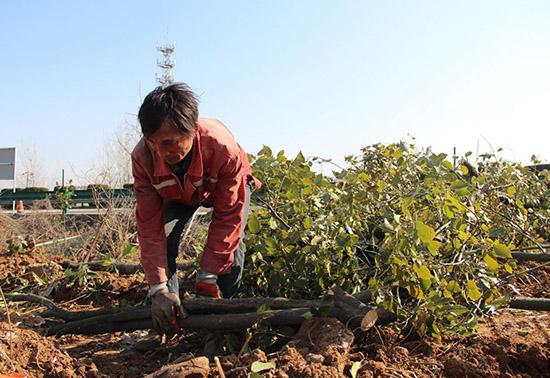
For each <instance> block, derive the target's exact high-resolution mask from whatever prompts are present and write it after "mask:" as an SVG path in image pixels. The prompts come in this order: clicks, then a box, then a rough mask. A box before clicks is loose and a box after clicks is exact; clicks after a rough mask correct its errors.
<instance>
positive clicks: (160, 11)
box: [0, 0, 550, 186]
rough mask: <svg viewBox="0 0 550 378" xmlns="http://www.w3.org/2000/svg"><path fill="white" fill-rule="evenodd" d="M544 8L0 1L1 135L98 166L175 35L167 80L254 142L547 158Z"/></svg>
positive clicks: (311, 149) (327, 149)
mask: <svg viewBox="0 0 550 378" xmlns="http://www.w3.org/2000/svg"><path fill="white" fill-rule="evenodd" d="M548 20H550V3H549V2H546V1H514V2H509V1H482V2H479V1H459V2H457V1H414V2H413V1H391V2H390V1H377V2H375V1H366V0H363V1H288V0H287V1H231V2H229V1H208V2H203V1H158V2H150V1H148V2H145V1H117V2H107V1H96V2H84V1H50V2H43V1H4V2H3V3H2V9H1V11H0V49H1V50H0V51H2V59H1V60H0V83H1V84H2V85H1V86H0V108H1V110H2V111H1V112H0V147H11V146H15V147H17V148H18V149H19V150H20V151H23V150H24V149H27V150H28V149H29V146H35V149H36V152H37V156H38V157H39V159H40V160H41V162H42V169H43V176H44V178H45V181H46V182H45V184H46V185H53V183H54V182H55V180H56V178H57V177H58V176H59V175H60V174H59V171H60V169H61V168H63V167H64V168H66V170H67V173H66V175H67V176H68V177H69V178H70V177H71V175H73V176H76V175H77V174H76V173H74V174H73V170H75V171H78V172H82V171H85V170H87V169H89V168H90V167H92V166H94V164H95V163H97V160H98V157H99V156H100V154H101V151H102V148H103V146H104V143H105V140H107V139H109V138H112V137H113V135H114V133H115V132H116V130H117V129H118V128H120V127H121V125H122V124H123V123H124V122H125V121H134V120H135V114H136V113H137V109H138V108H139V105H140V103H141V99H142V98H143V97H144V96H145V95H146V94H147V93H148V92H149V91H150V90H151V89H153V88H154V87H155V86H156V85H157V84H156V82H155V73H160V69H159V68H157V67H156V60H157V59H160V57H161V56H160V54H159V53H158V52H157V51H156V46H157V45H159V44H163V43H167V42H172V41H175V42H176V45H177V48H176V55H175V58H176V61H177V65H176V69H175V76H176V79H177V80H178V81H185V82H187V83H188V84H190V85H191V87H192V88H193V89H194V90H195V91H196V92H197V94H198V95H199V96H200V101H201V115H203V116H210V117H216V118H219V119H221V120H223V121H224V122H225V123H226V124H228V126H229V127H230V128H231V129H232V131H233V132H234V134H235V135H236V137H237V139H238V140H239V142H240V143H241V144H242V145H243V146H244V147H245V149H247V150H248V151H249V152H252V153H254V152H257V151H258V150H259V149H260V148H261V146H262V145H263V144H268V145H270V146H271V147H272V148H273V149H274V150H278V149H284V150H285V151H287V152H288V153H289V154H295V153H296V152H298V151H299V150H302V151H303V152H304V154H305V155H317V156H322V157H326V158H332V159H334V160H335V161H337V162H342V161H343V158H344V156H345V155H349V154H354V153H358V152H359V149H360V148H361V147H362V146H365V145H368V144H372V143H378V142H384V143H389V142H396V141H399V140H405V139H407V138H408V137H409V135H412V136H414V137H415V138H416V143H417V144H418V145H420V146H430V145H431V146H433V149H434V150H435V151H438V152H439V151H440V152H447V153H450V152H451V151H452V147H457V149H458V152H459V153H464V152H466V151H468V150H471V151H474V153H475V152H476V150H478V151H479V152H484V151H487V150H490V149H491V146H492V148H494V149H497V148H498V147H503V148H504V151H503V152H502V156H504V157H506V158H509V159H512V160H516V161H522V162H528V160H529V158H530V156H531V155H532V154H537V155H539V156H540V157H541V158H542V159H543V160H546V161H547V160H548V159H550V154H549V153H548V151H549V149H548V141H549V140H550V131H549V130H550V127H549V125H550V105H548V104H549V102H550V101H549V99H550V68H549V67H550V22H548ZM20 155H21V153H20ZM73 178H76V177H73ZM77 181H78V180H77ZM4 184H7V183H5V182H4ZM0 186H2V183H0ZM4 186H8V185H4Z"/></svg>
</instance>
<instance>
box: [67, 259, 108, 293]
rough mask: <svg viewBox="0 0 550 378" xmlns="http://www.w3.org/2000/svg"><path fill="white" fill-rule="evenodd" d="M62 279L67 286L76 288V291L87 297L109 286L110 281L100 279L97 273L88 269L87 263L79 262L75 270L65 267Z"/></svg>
mask: <svg viewBox="0 0 550 378" xmlns="http://www.w3.org/2000/svg"><path fill="white" fill-rule="evenodd" d="M63 279H64V280H66V283H67V286H72V287H74V288H77V289H78V291H79V292H80V293H82V294H84V296H85V297H89V296H91V295H93V294H95V293H97V292H99V291H101V290H105V289H107V288H108V287H109V285H110V282H109V281H108V280H104V279H102V278H101V277H100V276H99V275H98V274H97V273H95V272H94V271H92V270H90V269H89V267H88V265H87V264H79V265H78V268H77V269H76V270H72V269H71V268H67V269H66V270H65V272H63Z"/></svg>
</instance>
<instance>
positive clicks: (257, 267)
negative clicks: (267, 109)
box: [244, 147, 362, 297]
mask: <svg viewBox="0 0 550 378" xmlns="http://www.w3.org/2000/svg"><path fill="white" fill-rule="evenodd" d="M253 164H254V170H255V175H256V176H257V177H258V178H259V179H260V181H262V183H263V187H262V188H261V189H260V190H259V191H257V192H255V193H254V197H253V201H254V203H253V204H254V205H259V206H260V208H259V209H258V210H257V211H254V212H252V213H251V214H250V216H249V219H248V230H249V231H248V233H247V239H246V243H247V250H248V252H247V259H248V261H247V262H246V264H245V266H246V267H247V272H246V274H245V285H244V287H245V290H246V292H247V293H248V294H251V295H262V296H277V295H285V296H288V297H312V296H319V295H321V294H323V293H325V292H326V290H327V289H328V288H330V287H331V286H332V285H334V284H338V285H340V286H342V287H343V288H345V289H347V290H354V289H355V288H358V287H359V286H360V284H361V280H362V276H361V274H360V273H359V269H358V268H359V265H358V262H357V260H356V259H355V258H354V245H355V243H356V242H357V236H356V235H355V234H354V233H353V227H354V224H353V218H352V216H351V214H350V213H349V210H348V208H347V207H346V206H344V203H343V201H342V195H343V192H342V191H341V190H340V189H339V188H338V187H337V186H335V185H334V184H333V183H332V182H331V181H330V180H329V179H328V178H327V177H324V176H323V175H320V174H318V173H315V172H314V171H313V170H312V169H311V165H312V163H311V162H307V161H306V160H305V159H304V157H303V156H302V154H298V156H296V158H294V159H293V160H289V159H287V158H286V157H285V156H284V153H283V152H280V153H279V154H277V155H276V156H274V155H273V154H272V152H271V150H270V149H269V148H268V147H264V149H263V150H262V151H261V152H260V153H259V155H258V156H257V157H256V158H255V159H254V162H253Z"/></svg>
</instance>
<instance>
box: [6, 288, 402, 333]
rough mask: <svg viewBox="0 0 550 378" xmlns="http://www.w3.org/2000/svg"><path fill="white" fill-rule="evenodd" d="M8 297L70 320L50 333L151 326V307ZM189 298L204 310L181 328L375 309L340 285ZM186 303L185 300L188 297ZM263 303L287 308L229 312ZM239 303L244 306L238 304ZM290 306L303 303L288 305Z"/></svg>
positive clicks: (291, 320)
mask: <svg viewBox="0 0 550 378" xmlns="http://www.w3.org/2000/svg"><path fill="white" fill-rule="evenodd" d="M9 299H10V300H12V301H30V302H35V303H40V304H43V305H45V306H46V307H47V308H48V311H46V313H45V315H48V316H50V317H54V318H58V319H63V320H66V321H67V322H66V323H63V324H57V325H54V326H51V327H50V328H48V329H47V330H46V333H47V334H48V335H64V334H99V333H109V332H117V331H126V332H131V331H135V330H139V329H150V328H152V321H151V312H150V309H149V307H130V308H126V309H101V310H97V311H85V312H76V313H73V312H70V311H66V310H63V309H60V308H59V307H57V306H56V305H55V304H54V303H53V302H52V301H50V300H48V299H46V298H42V297H39V296H34V295H28V294H27V295H22V294H19V295H10V296H9ZM189 302H191V303H194V305H195V306H196V307H195V310H196V311H199V310H200V309H202V310H200V311H203V313H202V314H191V315H190V316H188V317H187V318H185V319H179V325H180V327H181V328H182V329H209V330H236V329H245V328H249V327H251V326H252V325H254V324H256V323H258V322H261V323H263V324H267V325H271V326H295V325H299V324H301V323H302V322H303V320H304V319H305V318H306V317H305V314H306V313H308V312H309V311H310V310H311V308H312V307H322V306H330V307H331V313H332V314H334V316H337V317H339V318H340V319H341V320H342V321H343V322H346V323H347V322H350V321H352V322H353V324H354V325H357V324H360V323H361V319H362V317H363V316H364V315H365V314H367V313H368V312H369V311H371V310H372V309H373V308H372V307H369V306H366V305H365V304H363V303H362V302H360V301H359V300H358V299H356V298H355V297H353V296H352V295H349V294H347V293H345V292H344V291H343V290H342V289H340V288H335V290H334V295H333V298H332V299H327V300H289V299H285V298H248V299H241V300H215V299H195V300H191V301H189ZM183 303H184V304H185V303H186V301H184V302H183ZM262 304H270V305H272V306H279V307H284V308H285V309H281V310H269V311H264V312H245V313H231V312H228V311H229V310H231V309H233V310H235V309H240V310H242V309H243V308H249V307H252V306H253V307H254V308H253V311H255V310H256V309H257V305H262ZM239 305H241V306H242V307H240V308H239V307H238V306H239ZM200 306H202V307H200ZM209 306H210V307H209ZM247 306H248V307H247ZM288 306H302V307H297V308H288ZM191 307H193V306H191ZM212 308H214V310H216V311H220V310H224V313H223V314H204V311H206V310H208V309H212ZM113 310H114V311H113ZM380 311H381V310H380ZM43 315H44V314H43ZM383 315H385V314H383ZM386 319H391V316H386V317H383V316H381V321H386Z"/></svg>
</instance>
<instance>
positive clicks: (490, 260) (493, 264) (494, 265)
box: [483, 255, 500, 272]
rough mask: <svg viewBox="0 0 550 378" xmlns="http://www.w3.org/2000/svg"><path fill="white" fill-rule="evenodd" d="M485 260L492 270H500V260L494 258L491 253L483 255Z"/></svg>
mask: <svg viewBox="0 0 550 378" xmlns="http://www.w3.org/2000/svg"><path fill="white" fill-rule="evenodd" d="M483 261H485V264H487V267H488V268H489V270H490V271H491V272H496V271H498V268H500V264H499V263H498V261H497V260H495V259H493V258H492V257H491V256H490V255H485V256H484V257H483Z"/></svg>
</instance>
